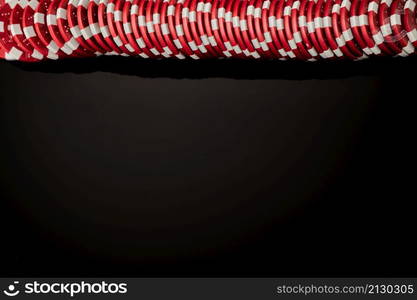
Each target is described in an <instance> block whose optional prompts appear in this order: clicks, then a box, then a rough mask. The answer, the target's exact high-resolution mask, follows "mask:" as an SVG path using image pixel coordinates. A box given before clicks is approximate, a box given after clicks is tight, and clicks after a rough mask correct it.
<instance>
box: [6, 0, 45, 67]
mask: <svg viewBox="0 0 417 300" xmlns="http://www.w3.org/2000/svg"><path fill="white" fill-rule="evenodd" d="M22 5H24V6H21V5H20V4H17V5H16V6H15V7H14V8H13V10H12V12H11V14H10V19H9V31H10V33H11V35H12V38H13V40H14V41H15V42H16V44H17V46H18V47H19V49H21V50H22V51H23V52H25V53H26V54H27V56H28V57H30V58H32V59H33V61H37V60H42V59H44V55H43V54H42V53H41V52H39V51H38V50H36V49H35V48H34V47H33V46H32V44H31V43H30V42H29V40H28V39H27V38H26V36H25V35H24V33H23V30H22V25H21V23H22V19H23V9H24V8H25V7H26V6H27V5H28V3H25V4H22Z"/></svg>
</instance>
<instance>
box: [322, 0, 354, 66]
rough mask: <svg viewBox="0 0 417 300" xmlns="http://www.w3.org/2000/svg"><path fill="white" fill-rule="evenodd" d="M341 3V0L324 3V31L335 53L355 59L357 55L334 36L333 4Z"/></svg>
mask: <svg viewBox="0 0 417 300" xmlns="http://www.w3.org/2000/svg"><path fill="white" fill-rule="evenodd" d="M340 4H341V0H332V1H329V0H327V1H326V2H325V3H324V11H323V18H322V19H323V25H324V32H325V34H326V37H327V41H328V42H329V45H330V48H331V49H332V51H333V53H335V54H336V55H337V56H340V57H342V58H349V59H352V60H355V59H356V57H355V56H354V55H353V54H352V53H351V52H350V50H349V48H348V47H347V46H346V44H343V43H340V41H339V42H338V41H337V40H336V38H335V36H334V32H333V21H332V11H333V6H337V5H340ZM338 54H339V55H338Z"/></svg>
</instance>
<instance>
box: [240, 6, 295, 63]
mask: <svg viewBox="0 0 417 300" xmlns="http://www.w3.org/2000/svg"><path fill="white" fill-rule="evenodd" d="M277 2H278V0H272V1H271V3H270V4H269V9H268V13H267V18H268V31H269V33H270V35H271V39H272V43H273V45H274V46H275V48H276V49H277V51H278V52H279V54H280V55H281V57H282V58H283V59H288V54H287V52H286V51H285V49H284V47H283V45H282V43H281V41H280V39H279V36H278V30H277V29H278V24H277V18H276V15H275V10H276V7H277ZM242 17H243V16H241V18H242Z"/></svg>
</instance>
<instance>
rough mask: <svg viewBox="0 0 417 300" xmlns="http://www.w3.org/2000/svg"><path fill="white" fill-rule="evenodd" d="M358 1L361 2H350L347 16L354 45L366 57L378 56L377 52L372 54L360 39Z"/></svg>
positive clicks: (356, 0) (354, 0)
mask: <svg viewBox="0 0 417 300" xmlns="http://www.w3.org/2000/svg"><path fill="white" fill-rule="evenodd" d="M360 1H361V0H352V2H351V7H350V11H349V13H350V15H349V16H350V26H351V28H352V34H353V37H354V39H355V41H356V43H357V44H358V46H359V47H360V48H361V49H362V51H363V52H365V54H366V55H373V54H376V55H378V54H379V53H378V51H377V52H375V53H374V52H373V51H372V49H369V47H368V45H367V44H366V42H365V41H364V39H363V38H362V35H361V30H360V28H361V24H360V22H359V13H358V12H359V4H360Z"/></svg>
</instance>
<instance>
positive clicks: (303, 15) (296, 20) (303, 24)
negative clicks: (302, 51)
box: [292, 0, 319, 59]
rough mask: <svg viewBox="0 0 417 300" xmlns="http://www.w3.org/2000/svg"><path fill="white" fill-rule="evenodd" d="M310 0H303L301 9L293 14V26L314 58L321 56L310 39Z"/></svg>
mask: <svg viewBox="0 0 417 300" xmlns="http://www.w3.org/2000/svg"><path fill="white" fill-rule="evenodd" d="M309 1H310V0H301V1H300V6H299V9H298V10H296V12H295V14H294V15H293V16H292V27H293V31H294V34H295V33H296V32H298V33H299V34H300V37H301V39H302V44H303V45H304V47H305V48H306V50H307V51H308V53H310V55H311V56H312V57H313V58H314V59H318V58H319V53H318V51H317V49H316V48H314V45H313V43H312V42H311V40H310V37H309V33H308V25H307V4H308V2H309Z"/></svg>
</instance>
